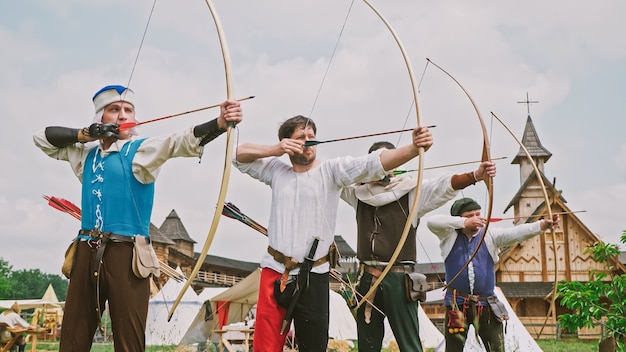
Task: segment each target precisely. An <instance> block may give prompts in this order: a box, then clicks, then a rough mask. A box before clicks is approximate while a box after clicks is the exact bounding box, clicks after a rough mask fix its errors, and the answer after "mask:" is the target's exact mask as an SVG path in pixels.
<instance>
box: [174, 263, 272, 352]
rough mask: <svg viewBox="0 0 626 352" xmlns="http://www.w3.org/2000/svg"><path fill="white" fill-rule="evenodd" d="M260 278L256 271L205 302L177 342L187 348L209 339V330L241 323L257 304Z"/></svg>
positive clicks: (259, 272)
mask: <svg viewBox="0 0 626 352" xmlns="http://www.w3.org/2000/svg"><path fill="white" fill-rule="evenodd" d="M260 278H261V269H260V268H259V269H256V270H255V271H253V272H252V273H251V274H250V275H248V276H246V277H245V278H244V279H243V280H241V281H239V282H238V283H237V284H235V285H234V286H232V287H230V288H228V289H226V290H224V291H223V292H221V293H219V294H217V295H215V296H213V297H212V298H210V300H205V301H204V303H203V304H202V307H201V308H200V309H199V310H198V311H197V312H196V314H195V317H194V319H193V321H192V323H191V325H190V326H189V329H188V330H187V332H186V333H185V335H184V336H183V339H182V341H181V342H183V343H185V344H188V345H189V344H194V343H203V342H206V341H207V340H208V339H210V338H211V335H212V330H215V329H218V328H221V327H222V326H224V325H228V324H233V323H237V322H241V321H243V320H244V318H245V317H246V315H247V314H248V312H249V311H250V309H251V308H252V306H254V305H255V304H256V302H257V294H258V290H259V280H260ZM201 295H202V294H201Z"/></svg>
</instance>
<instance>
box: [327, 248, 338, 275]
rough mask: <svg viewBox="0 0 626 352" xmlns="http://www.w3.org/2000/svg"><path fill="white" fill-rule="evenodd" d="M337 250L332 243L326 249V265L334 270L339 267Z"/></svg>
mask: <svg viewBox="0 0 626 352" xmlns="http://www.w3.org/2000/svg"><path fill="white" fill-rule="evenodd" d="M339 256H340V254H339V249H337V245H336V244H335V242H333V243H332V244H331V245H330V248H329V249H328V263H329V264H330V267H331V268H333V269H334V268H336V267H338V266H340V265H339Z"/></svg>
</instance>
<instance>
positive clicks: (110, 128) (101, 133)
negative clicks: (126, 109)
mask: <svg viewBox="0 0 626 352" xmlns="http://www.w3.org/2000/svg"><path fill="white" fill-rule="evenodd" d="M89 137H91V138H95V139H102V138H111V137H112V138H115V139H119V138H120V126H119V125H118V124H115V123H109V122H107V123H92V124H91V126H89Z"/></svg>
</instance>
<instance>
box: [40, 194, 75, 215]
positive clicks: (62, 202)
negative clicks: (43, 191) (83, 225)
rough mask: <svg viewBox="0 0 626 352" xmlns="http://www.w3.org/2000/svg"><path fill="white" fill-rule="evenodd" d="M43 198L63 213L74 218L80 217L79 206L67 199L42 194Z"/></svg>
mask: <svg viewBox="0 0 626 352" xmlns="http://www.w3.org/2000/svg"><path fill="white" fill-rule="evenodd" d="M43 198H44V199H45V200H47V201H48V205H50V206H51V207H53V208H54V209H57V210H59V211H62V212H64V213H68V214H70V215H71V216H73V217H74V218H76V219H78V220H80V217H81V214H82V212H81V210H80V208H79V207H78V206H76V205H75V204H74V203H72V202H70V201H69V200H67V199H63V198H57V197H51V196H43Z"/></svg>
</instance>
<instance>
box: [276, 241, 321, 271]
mask: <svg viewBox="0 0 626 352" xmlns="http://www.w3.org/2000/svg"><path fill="white" fill-rule="evenodd" d="M267 253H269V254H270V255H271V256H272V257H273V258H274V260H275V261H277V262H279V263H281V264H283V265H284V266H285V270H291V269H295V268H297V267H299V266H300V265H301V264H302V263H300V262H298V261H296V260H294V259H293V257H289V256H286V255H284V254H283V253H281V252H280V251H278V250H276V249H274V248H272V247H271V246H267ZM327 261H328V254H327V255H325V256H323V257H321V258H319V259H317V260H316V261H314V262H313V266H312V267H316V266H318V265H322V264H324V263H326V262H327Z"/></svg>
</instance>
